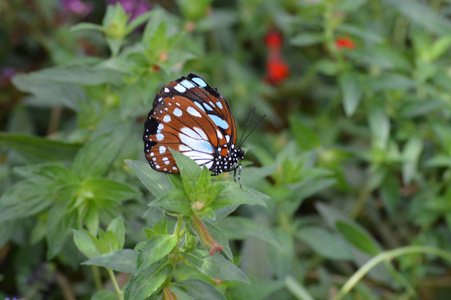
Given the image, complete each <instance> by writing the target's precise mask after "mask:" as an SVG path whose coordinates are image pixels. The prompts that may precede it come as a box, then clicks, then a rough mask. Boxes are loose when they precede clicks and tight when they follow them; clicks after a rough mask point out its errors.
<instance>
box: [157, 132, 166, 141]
mask: <svg viewBox="0 0 451 300" xmlns="http://www.w3.org/2000/svg"><path fill="white" fill-rule="evenodd" d="M156 137H157V141H162V140H163V139H164V135H163V134H161V133H159V134H157V135H156Z"/></svg>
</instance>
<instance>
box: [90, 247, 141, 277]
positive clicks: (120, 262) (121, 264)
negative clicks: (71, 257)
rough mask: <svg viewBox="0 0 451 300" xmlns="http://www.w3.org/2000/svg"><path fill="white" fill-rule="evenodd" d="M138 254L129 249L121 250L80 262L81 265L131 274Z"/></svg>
mask: <svg viewBox="0 0 451 300" xmlns="http://www.w3.org/2000/svg"><path fill="white" fill-rule="evenodd" d="M137 257H138V253H137V252H135V251H133V250H131V249H121V250H117V251H114V252H110V253H106V254H102V255H100V256H96V257H93V258H91V259H88V260H86V261H84V262H82V263H81V264H82V265H89V266H90V265H94V266H100V267H104V268H108V269H111V270H114V271H118V272H124V273H133V272H134V270H135V267H136V259H137Z"/></svg>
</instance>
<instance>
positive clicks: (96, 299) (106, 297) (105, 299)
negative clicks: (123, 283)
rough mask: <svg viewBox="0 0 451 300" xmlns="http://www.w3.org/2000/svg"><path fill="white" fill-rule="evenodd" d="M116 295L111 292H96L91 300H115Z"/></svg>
mask: <svg viewBox="0 0 451 300" xmlns="http://www.w3.org/2000/svg"><path fill="white" fill-rule="evenodd" d="M116 299H117V294H116V293H115V292H113V291H107V290H103V291H98V292H97V293H95V294H94V296H92V297H91V300H116Z"/></svg>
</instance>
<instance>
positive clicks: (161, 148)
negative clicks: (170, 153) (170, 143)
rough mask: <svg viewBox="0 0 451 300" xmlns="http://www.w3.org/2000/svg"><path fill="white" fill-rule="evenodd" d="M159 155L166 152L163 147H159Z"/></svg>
mask: <svg viewBox="0 0 451 300" xmlns="http://www.w3.org/2000/svg"><path fill="white" fill-rule="evenodd" d="M159 151H160V154H163V153H165V152H166V147H165V146H160V148H159Z"/></svg>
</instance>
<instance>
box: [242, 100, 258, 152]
mask: <svg viewBox="0 0 451 300" xmlns="http://www.w3.org/2000/svg"><path fill="white" fill-rule="evenodd" d="M254 112H255V106H254V108H252V111H251V115H250V116H249V120H247V124H246V127H244V131H243V133H242V134H241V138H240V142H239V143H238V145H239V147H241V145H242V144H243V142H244V141H243V137H244V134H245V133H246V131H247V129H248V128H249V124H250V123H251V120H252V117H253V116H254Z"/></svg>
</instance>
